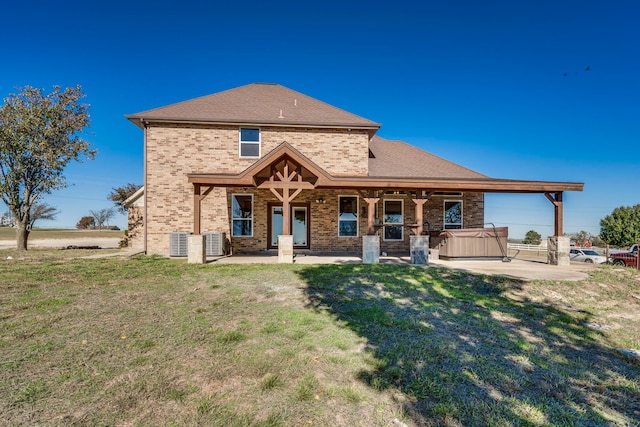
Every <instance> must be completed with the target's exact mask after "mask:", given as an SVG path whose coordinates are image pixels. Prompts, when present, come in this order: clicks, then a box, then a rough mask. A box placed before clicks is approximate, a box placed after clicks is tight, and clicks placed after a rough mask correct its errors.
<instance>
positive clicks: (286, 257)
mask: <svg viewBox="0 0 640 427" xmlns="http://www.w3.org/2000/svg"><path fill="white" fill-rule="evenodd" d="M278 262H279V263H282V264H292V263H293V236H292V235H290V234H289V235H286V236H278Z"/></svg>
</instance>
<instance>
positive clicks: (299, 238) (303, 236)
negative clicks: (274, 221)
mask: <svg viewBox="0 0 640 427" xmlns="http://www.w3.org/2000/svg"><path fill="white" fill-rule="evenodd" d="M292 210H293V215H292V216H291V220H292V221H293V223H292V224H291V225H292V227H291V228H292V229H293V246H307V208H306V207H296V206H294V207H293V208H292Z"/></svg>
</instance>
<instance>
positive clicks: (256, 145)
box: [240, 128, 260, 158]
mask: <svg viewBox="0 0 640 427" xmlns="http://www.w3.org/2000/svg"><path fill="white" fill-rule="evenodd" d="M240 157H249V158H258V157H260V129H250V128H240Z"/></svg>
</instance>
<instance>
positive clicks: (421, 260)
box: [409, 235, 429, 265]
mask: <svg viewBox="0 0 640 427" xmlns="http://www.w3.org/2000/svg"><path fill="white" fill-rule="evenodd" d="M409 244H410V247H411V264H416V265H429V236H422V235H420V236H416V235H411V236H409Z"/></svg>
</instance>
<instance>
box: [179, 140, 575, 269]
mask: <svg viewBox="0 0 640 427" xmlns="http://www.w3.org/2000/svg"><path fill="white" fill-rule="evenodd" d="M188 181H189V182H190V183H191V184H192V185H193V234H192V235H191V236H189V261H190V262H205V261H206V256H205V249H204V248H205V242H204V237H203V236H202V231H203V230H202V228H201V218H202V202H203V200H205V199H206V197H207V196H208V195H209V194H210V193H211V191H212V190H213V189H214V188H227V189H231V190H232V191H238V192H241V193H251V194H252V196H251V197H252V199H251V200H252V201H253V198H254V197H255V198H259V200H262V201H264V200H266V199H267V198H268V197H270V198H271V199H273V200H274V202H273V203H272V205H273V206H277V207H278V208H279V209H278V210H277V211H275V210H269V211H268V212H269V215H270V216H269V224H268V227H270V229H269V233H266V235H267V240H268V245H267V249H271V250H273V251H277V256H278V261H279V262H283V263H292V262H294V249H296V247H299V246H300V241H299V240H298V241H296V239H295V238H294V237H295V234H296V229H295V224H296V222H295V219H296V218H295V217H296V215H298V213H299V214H300V215H302V214H304V212H305V209H306V214H307V215H311V213H312V212H316V213H317V214H318V215H319V216H320V217H322V218H324V216H323V215H322V214H321V212H327V213H331V215H335V218H331V219H329V221H330V223H331V224H332V229H334V230H337V229H340V230H341V229H342V228H341V227H342V226H343V225H344V226H348V225H349V224H348V221H347V220H345V221H341V220H339V219H338V218H339V216H338V213H337V212H336V211H335V209H334V211H333V212H332V211H331V209H327V208H323V207H322V205H324V204H325V202H326V200H325V199H324V196H323V195H324V194H342V193H344V194H349V195H350V196H336V197H337V201H338V202H337V203H335V204H336V205H337V204H339V203H341V202H342V201H344V200H346V199H345V197H349V198H352V199H353V198H354V197H355V198H356V203H355V206H356V207H355V208H352V209H351V210H348V212H349V214H350V215H351V216H353V217H355V221H356V223H355V224H356V229H355V235H350V236H349V237H352V238H353V237H355V238H356V239H358V243H359V244H358V247H359V249H360V250H361V253H362V257H361V259H360V262H364V263H378V262H381V259H380V255H381V253H382V252H383V251H382V250H381V249H380V248H381V246H380V244H381V242H383V244H386V245H388V246H389V245H390V243H389V242H393V240H394V238H396V237H402V236H401V235H399V234H398V233H400V234H402V233H405V234H408V237H409V239H405V238H404V237H402V238H398V239H396V240H402V241H405V240H408V244H407V245H406V248H405V249H406V251H407V252H408V253H409V259H410V262H411V263H413V264H427V263H428V262H429V257H428V253H429V233H428V231H429V221H428V220H427V219H426V217H425V205H426V204H428V203H429V202H430V200H433V199H434V198H435V197H438V196H439V195H442V194H478V195H480V197H482V196H481V195H482V194H484V193H491V192H496V193H532V194H536V193H537V194H542V195H544V196H545V197H546V198H547V199H548V200H549V201H550V202H551V204H552V206H553V209H554V236H551V237H550V239H549V240H550V245H549V256H548V262H549V264H552V265H568V264H569V241H568V238H566V237H564V236H563V229H562V224H563V192H564V191H581V190H582V187H583V184H579V183H556V182H545V181H517V180H501V179H492V178H481V179H451V178H415V177H409V178H401V177H372V176H332V175H330V174H328V173H327V172H326V171H324V170H323V169H322V168H320V167H318V166H317V165H316V164H314V163H313V162H312V161H310V160H309V159H308V158H307V157H306V156H304V155H303V154H301V153H300V152H299V151H297V150H296V149H295V148H293V147H292V146H291V145H289V144H288V143H286V142H284V143H282V144H281V145H280V146H279V147H278V148H277V149H275V150H273V151H271V152H270V153H269V154H267V155H266V156H265V157H263V158H262V159H260V160H258V161H257V162H256V163H254V164H253V165H252V166H250V167H249V168H247V169H246V170H245V171H243V172H241V173H240V174H233V175H232V174H206V173H192V174H188ZM341 197H342V198H341ZM390 197H391V198H393V197H396V198H398V199H400V198H403V199H404V200H406V202H407V205H410V206H407V207H405V206H404V205H403V204H402V203H395V206H394V203H393V200H389V198H390ZM234 200H236V199H233V197H232V200H231V204H233V203H234ZM263 205H265V203H263ZM296 206H298V210H296ZM398 206H399V208H398ZM271 208H272V207H271V205H269V209H271ZM394 208H395V209H399V210H396V211H393V209H394ZM338 210H340V214H342V213H343V212H342V208H341V207H338ZM405 211H406V212H411V215H410V216H409V215H406V214H405ZM345 212H347V211H345ZM397 212H399V214H398V213H397ZM250 215H252V216H253V215H255V213H254V211H253V209H252V210H251V212H250ZM325 216H326V215H325ZM231 217H232V219H231V223H232V224H231V227H232V229H233V227H234V226H236V224H246V223H247V221H245V222H244V223H243V222H241V220H240V219H238V220H237V221H235V222H234V219H233V217H234V215H233V213H232V214H231ZM360 218H366V223H364V224H365V225H364V226H363V227H361V231H358V229H357V228H358V224H359V220H360ZM252 220H253V217H252ZM307 221H308V220H307ZM307 224H308V222H307ZM446 225H447V224H445V226H446ZM449 225H451V224H449ZM453 226H454V227H455V226H456V224H453ZM483 226H484V218H482V219H476V220H475V223H473V222H472V223H469V222H467V223H466V224H464V226H463V224H462V222H461V223H460V225H459V228H482V227H483ZM325 228H326V227H325ZM442 228H443V229H444V228H446V227H442ZM251 231H252V232H253V230H251ZM274 232H277V233H281V234H274ZM307 233H308V235H307V237H308V239H309V240H311V239H318V238H319V235H320V234H321V232H320V231H317V229H316V231H315V232H314V231H313V230H311V229H309V231H307ZM340 233H342V231H338V234H340ZM347 233H348V231H347ZM565 240H566V242H565ZM347 241H348V242H349V244H350V245H351V246H352V247H353V244H352V242H353V239H350V240H347V239H344V240H343V241H342V242H344V243H347ZM274 242H276V243H275V244H274ZM303 243H306V245H307V246H306V248H305V249H308V250H309V251H311V252H312V251H313V246H311V245H309V242H308V241H306V242H303ZM390 247H391V246H390ZM335 249H336V252H341V251H342V250H341V248H340V247H336V248H335Z"/></svg>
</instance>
